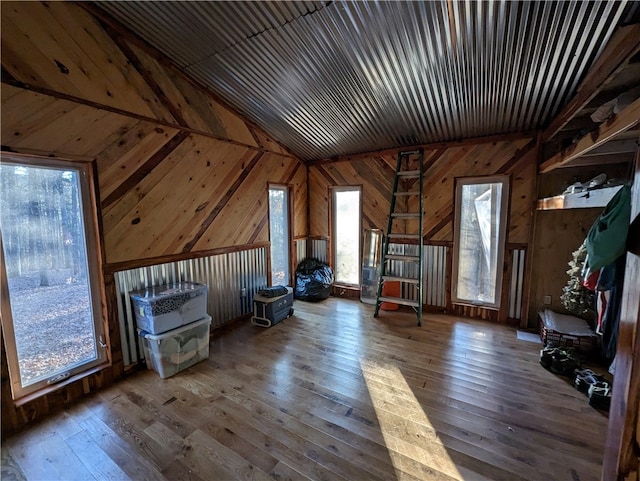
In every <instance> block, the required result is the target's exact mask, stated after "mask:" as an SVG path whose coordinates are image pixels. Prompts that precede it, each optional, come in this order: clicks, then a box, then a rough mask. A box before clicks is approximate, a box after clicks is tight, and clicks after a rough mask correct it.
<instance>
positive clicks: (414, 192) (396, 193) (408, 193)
mask: <svg viewBox="0 0 640 481" xmlns="http://www.w3.org/2000/svg"><path fill="white" fill-rule="evenodd" d="M393 195H396V196H399V195H420V191H419V190H410V191H408V192H394V193H393Z"/></svg>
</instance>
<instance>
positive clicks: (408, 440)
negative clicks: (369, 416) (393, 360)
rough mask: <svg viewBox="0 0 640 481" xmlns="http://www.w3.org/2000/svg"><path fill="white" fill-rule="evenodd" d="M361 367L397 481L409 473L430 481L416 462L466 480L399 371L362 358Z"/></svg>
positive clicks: (393, 367)
mask: <svg viewBox="0 0 640 481" xmlns="http://www.w3.org/2000/svg"><path fill="white" fill-rule="evenodd" d="M360 367H361V369H362V374H363V376H364V379H365V382H366V383H367V388H368V390H369V396H370V398H371V402H372V404H373V407H374V409H375V411H376V416H377V418H378V424H379V425H380V431H381V432H382V436H383V437H384V442H385V445H386V447H387V450H388V451H389V457H390V458H391V461H392V463H393V467H394V469H395V471H396V477H397V479H398V480H402V479H405V478H406V477H407V476H406V474H409V475H411V476H413V477H418V478H420V479H429V478H428V477H425V476H427V475H428V474H429V473H426V472H424V471H423V470H420V469H419V465H418V464H416V463H413V462H412V460H415V461H418V462H419V463H423V464H425V465H427V466H430V467H431V468H433V469H434V470H435V471H439V472H440V473H443V474H446V475H448V476H450V477H452V478H454V479H460V480H463V479H464V478H463V477H462V476H461V474H460V472H459V470H458V468H457V467H456V465H455V463H454V462H453V461H452V460H451V458H450V457H449V454H448V453H447V449H446V448H445V446H443V444H442V441H441V440H440V438H439V436H438V432H437V431H436V429H435V428H434V427H433V425H432V424H431V422H430V421H429V418H428V417H427V415H426V413H425V412H424V410H423V408H422V406H421V405H420V403H419V402H418V400H417V399H416V397H415V395H414V394H413V391H412V390H411V387H410V386H409V384H408V383H407V381H406V379H405V378H404V376H403V375H402V373H401V372H400V369H398V367H397V366H396V365H394V364H388V363H380V362H376V361H371V360H367V359H360ZM417 470H418V471H417ZM433 474H434V475H435V474H436V473H433ZM433 477H437V476H433Z"/></svg>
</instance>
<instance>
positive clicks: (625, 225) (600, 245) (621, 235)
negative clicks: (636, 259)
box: [586, 185, 631, 272]
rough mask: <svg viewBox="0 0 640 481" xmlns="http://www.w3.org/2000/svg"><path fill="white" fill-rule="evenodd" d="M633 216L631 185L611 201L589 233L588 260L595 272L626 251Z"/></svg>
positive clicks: (622, 189)
mask: <svg viewBox="0 0 640 481" xmlns="http://www.w3.org/2000/svg"><path fill="white" fill-rule="evenodd" d="M630 218H631V187H630V186H628V185H624V186H622V188H621V189H620V190H619V191H618V192H617V193H616V195H614V196H613V198H612V199H611V200H610V201H609V203H608V204H607V206H606V207H605V208H604V211H603V212H602V214H600V216H599V217H598V218H597V219H596V221H595V222H594V223H593V225H592V226H591V229H589V233H588V234H587V239H586V240H587V254H588V257H587V262H588V264H589V270H590V271H591V272H595V271H597V270H598V269H601V268H603V267H604V266H606V265H609V264H611V263H612V262H613V261H615V260H616V259H617V258H618V257H620V256H621V255H622V254H624V253H625V251H626V244H627V233H628V232H629V220H630Z"/></svg>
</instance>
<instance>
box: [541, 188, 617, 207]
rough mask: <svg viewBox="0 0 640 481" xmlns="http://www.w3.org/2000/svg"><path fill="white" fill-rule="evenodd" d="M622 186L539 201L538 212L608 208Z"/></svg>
mask: <svg viewBox="0 0 640 481" xmlns="http://www.w3.org/2000/svg"><path fill="white" fill-rule="evenodd" d="M621 187H622V185H616V186H614V187H604V188H602V189H595V190H588V191H585V192H577V193H575V194H563V195H556V196H554V197H546V198H544V199H539V200H538V206H537V209H538V210H557V209H589V208H593V207H606V205H607V204H608V203H609V201H610V200H611V199H612V198H613V196H614V195H615V194H616V192H618V191H619V190H620V188H621Z"/></svg>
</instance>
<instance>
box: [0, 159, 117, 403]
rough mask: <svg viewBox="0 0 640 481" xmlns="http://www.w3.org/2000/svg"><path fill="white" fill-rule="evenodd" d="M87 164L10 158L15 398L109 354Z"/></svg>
mask: <svg viewBox="0 0 640 481" xmlns="http://www.w3.org/2000/svg"><path fill="white" fill-rule="evenodd" d="M94 202H95V201H94V200H93V198H92V191H91V189H90V179H89V170H88V166H87V165H86V164H80V163H72V162H64V161H55V160H52V159H46V160H44V159H42V160H40V159H38V160H35V159H27V158H19V157H13V156H11V157H7V156H4V155H3V157H2V162H0V230H1V234H2V235H1V240H2V256H1V257H2V265H1V269H2V281H3V282H2V284H3V285H2V297H3V302H2V327H3V331H4V336H5V346H6V353H7V361H8V367H9V374H10V378H11V386H12V391H13V396H14V398H20V397H22V396H25V395H27V394H30V393H33V392H35V391H37V390H39V389H41V388H43V387H45V386H47V385H50V384H54V383H56V382H59V381H62V380H64V379H66V378H68V377H69V376H73V375H76V374H79V373H81V372H83V371H84V370H87V369H89V368H91V367H94V366H96V365H98V364H100V363H102V362H104V361H105V360H106V352H105V349H104V347H103V346H105V344H104V338H103V337H102V335H103V321H102V317H103V316H102V307H101V300H100V298H101V296H100V294H99V293H100V287H99V286H100V285H99V282H98V277H97V275H98V269H97V258H96V256H97V254H96V252H97V248H96V239H97V233H96V230H95V226H96V222H95V215H94V214H93V209H92V208H91V207H92V206H93V205H95V204H94Z"/></svg>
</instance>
